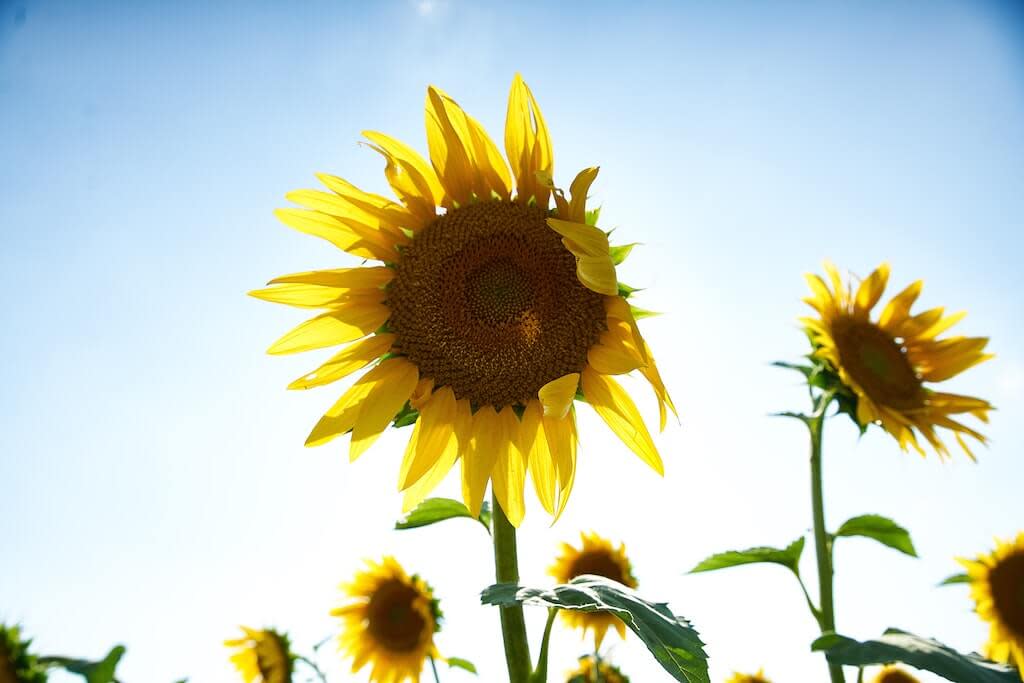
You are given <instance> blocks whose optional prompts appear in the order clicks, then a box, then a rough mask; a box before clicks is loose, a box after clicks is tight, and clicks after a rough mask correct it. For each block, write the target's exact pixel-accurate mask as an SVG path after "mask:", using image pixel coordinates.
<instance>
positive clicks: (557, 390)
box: [537, 372, 580, 418]
mask: <svg viewBox="0 0 1024 683" xmlns="http://www.w3.org/2000/svg"><path fill="white" fill-rule="evenodd" d="M579 383H580V373H578V372H573V373H570V374H568V375H563V376H562V377H559V378H558V379H553V380H551V381H550V382H548V383H547V384H545V385H544V386H542V387H541V388H540V391H539V392H537V393H538V398H540V402H541V404H542V405H543V406H544V414H545V415H547V416H549V417H559V418H561V417H565V414H566V413H568V412H569V408H570V407H571V406H572V402H573V399H574V398H576V387H578V386H579Z"/></svg>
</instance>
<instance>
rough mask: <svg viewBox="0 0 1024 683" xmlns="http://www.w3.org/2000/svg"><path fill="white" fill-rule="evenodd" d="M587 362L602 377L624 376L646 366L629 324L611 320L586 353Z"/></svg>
mask: <svg viewBox="0 0 1024 683" xmlns="http://www.w3.org/2000/svg"><path fill="white" fill-rule="evenodd" d="M587 362H588V363H589V364H590V366H591V367H592V368H594V369H595V370H597V371H598V372H600V373H601V374H602V375H624V374H626V373H627V372H631V371H633V370H636V369H637V368H642V367H643V366H645V365H646V364H647V362H646V361H645V360H644V354H643V353H641V351H640V349H638V348H637V347H636V344H635V342H634V337H633V330H632V328H631V327H630V326H629V323H627V322H625V321H622V320H612V319H609V320H608V330H606V331H605V332H602V333H601V336H600V337H599V338H598V342H597V344H594V345H593V346H591V347H590V349H589V350H588V351H587Z"/></svg>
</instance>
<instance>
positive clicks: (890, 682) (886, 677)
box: [871, 666, 921, 683]
mask: <svg viewBox="0 0 1024 683" xmlns="http://www.w3.org/2000/svg"><path fill="white" fill-rule="evenodd" d="M871 683H921V681H919V680H918V679H916V678H914V677H913V676H911V675H910V674H909V673H907V672H906V671H904V670H903V669H901V668H899V667H898V666H886V667H883V668H882V670H881V671H879V672H878V674H877V675H876V676H875V677H874V678H873V679H871Z"/></svg>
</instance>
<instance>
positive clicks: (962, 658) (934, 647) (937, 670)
mask: <svg viewBox="0 0 1024 683" xmlns="http://www.w3.org/2000/svg"><path fill="white" fill-rule="evenodd" d="M811 649H812V650H814V651H824V652H825V656H826V657H827V658H828V661H830V662H832V663H833V664H841V665H845V666H860V667H863V666H870V665H872V664H890V663H892V662H903V663H904V664H909V665H910V666H913V667H916V668H918V669H923V670H925V671H930V672H932V673H934V674H938V675H939V676H942V677H943V678H945V679H947V680H950V681H953V682H954V683H1020V675H1019V674H1018V673H1017V670H1016V669H1012V668H1010V667H1008V666H1004V665H1002V664H996V663H995V662H990V661H988V660H987V659H983V658H982V657H979V656H978V655H975V654H967V655H965V654H961V653H960V652H957V651H956V650H954V649H952V648H950V647H948V646H946V645H943V644H942V643H940V642H938V641H936V640H932V639H931V638H921V637H920V636H915V635H914V634H912V633H907V632H906V631H900V630H899V629H895V628H890V629H887V630H886V631H885V634H884V635H882V636H881V637H879V638H876V639H874V640H865V641H864V642H858V641H856V640H853V639H852V638H847V637H845V636H841V635H837V634H834V633H830V634H827V635H824V636H822V637H820V638H818V639H817V640H815V641H814V642H813V643H811Z"/></svg>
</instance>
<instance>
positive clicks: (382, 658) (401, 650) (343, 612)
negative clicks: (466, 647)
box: [331, 557, 442, 683]
mask: <svg viewBox="0 0 1024 683" xmlns="http://www.w3.org/2000/svg"><path fill="white" fill-rule="evenodd" d="M366 565H367V566H366V569H365V570H364V571H361V572H359V573H358V574H356V576H355V578H354V579H353V580H352V582H351V583H346V584H342V586H341V588H342V590H343V591H345V592H346V593H347V594H348V596H349V597H350V598H351V600H350V601H349V602H348V603H347V604H345V605H344V606H342V607H338V608H337V609H334V610H332V611H331V614H332V615H334V616H336V617H341V619H342V621H343V622H344V624H343V629H344V630H343V631H342V633H341V635H340V636H339V638H338V647H339V649H340V650H342V651H343V652H344V653H345V654H346V656H349V657H351V658H352V671H353V673H354V672H356V671H359V670H360V669H362V668H363V667H364V666H365V665H366V664H367V663H372V670H371V672H370V680H371V681H373V682H378V681H387V683H402V681H406V680H409V681H419V677H420V671H422V669H423V663H424V662H425V661H426V660H427V658H428V657H429V658H433V659H440V656H439V655H438V653H437V648H436V647H435V646H434V634H435V633H436V632H438V631H440V630H441V626H440V622H441V616H442V615H441V610H440V607H439V605H438V602H437V600H435V599H434V593H433V590H432V589H431V588H430V586H429V585H427V582H426V581H424V580H423V579H421V578H420V577H418V576H415V575H414V576H409V575H408V574H406V573H405V570H404V569H402V566H401V565H400V564H398V562H397V561H395V558H393V557H385V558H383V559H382V560H381V561H380V562H379V563H377V562H372V561H369V560H367V562H366Z"/></svg>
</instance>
